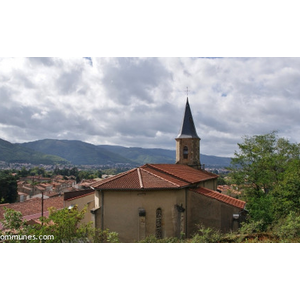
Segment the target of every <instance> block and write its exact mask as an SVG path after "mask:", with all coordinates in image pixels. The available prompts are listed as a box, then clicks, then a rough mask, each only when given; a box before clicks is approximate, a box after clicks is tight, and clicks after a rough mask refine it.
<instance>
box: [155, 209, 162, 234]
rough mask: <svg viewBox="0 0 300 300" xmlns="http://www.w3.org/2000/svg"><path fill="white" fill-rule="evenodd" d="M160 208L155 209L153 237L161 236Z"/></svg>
mask: <svg viewBox="0 0 300 300" xmlns="http://www.w3.org/2000/svg"><path fill="white" fill-rule="evenodd" d="M161 226H162V210H161V208H158V209H157V210H156V224H155V237H156V238H157V239H161V238H162V227H161Z"/></svg>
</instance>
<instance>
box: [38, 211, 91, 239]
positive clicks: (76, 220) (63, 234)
mask: <svg viewBox="0 0 300 300" xmlns="http://www.w3.org/2000/svg"><path fill="white" fill-rule="evenodd" d="M85 212H86V208H85V209H83V210H81V211H79V210H78V207H77V206H74V207H73V208H72V209H68V208H64V209H61V210H56V209H54V208H52V209H50V214H49V217H48V218H43V219H42V221H43V225H37V226H35V228H34V233H35V235H53V236H54V239H51V240H48V242H54V243H71V242H87V241H89V234H90V231H91V224H83V223H80V222H81V220H82V219H83V218H84V214H85Z"/></svg>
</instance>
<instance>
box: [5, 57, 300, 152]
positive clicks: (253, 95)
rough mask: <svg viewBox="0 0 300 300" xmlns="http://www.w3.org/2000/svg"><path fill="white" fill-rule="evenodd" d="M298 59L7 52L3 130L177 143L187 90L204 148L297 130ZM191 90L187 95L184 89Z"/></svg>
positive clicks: (30, 136) (293, 136)
mask: <svg viewBox="0 0 300 300" xmlns="http://www.w3.org/2000/svg"><path fill="white" fill-rule="evenodd" d="M299 82H300V58H274V57H270V58H266V57H264V58H241V57H238V58H234V57H229V58H195V57H192V58H190V57H184V58H180V57H164V58H160V57H137V58H135V57H127V58H126V57H110V58H107V57H106V58H100V57H89V58H85V57H72V58H67V57H63V58H62V57H37V58H32V57H30V58H26V57H18V58H14V57H13V58H11V57H4V58H1V59H0V138H2V139H4V140H7V141H9V142H12V143H17V142H29V141H34V140H40V139H67V140H81V141H84V142H88V143H92V144H96V145H99V144H111V145H122V146H127V147H145V148H165V149H175V140H174V139H175V138H176V137H177V135H178V133H179V130H180V127H181V123H182V119H183V114H184V108H185V103H186V99H187V96H188V98H189V103H190V106H191V110H192V114H193V118H194V122H195V126H196V129H197V133H198V135H199V136H200V138H201V146H200V147H201V153H203V154H207V155H217V156H232V155H233V154H234V151H236V150H237V149H238V148H237V143H240V142H241V141H242V138H243V137H244V136H245V135H248V136H251V135H256V134H265V133H269V132H271V131H273V130H277V131H278V135H279V136H283V137H285V138H288V139H289V140H290V141H291V142H299V136H300V121H299V111H300V85H299ZM187 88H188V95H187Z"/></svg>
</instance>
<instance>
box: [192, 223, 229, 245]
mask: <svg viewBox="0 0 300 300" xmlns="http://www.w3.org/2000/svg"><path fill="white" fill-rule="evenodd" d="M222 236H223V235H222V233H221V232H220V231H219V230H216V229H213V228H210V227H205V226H204V225H202V224H201V225H199V230H198V233H196V234H195V235H194V236H193V237H192V239H191V242H192V243H218V242H220V241H221V238H222Z"/></svg>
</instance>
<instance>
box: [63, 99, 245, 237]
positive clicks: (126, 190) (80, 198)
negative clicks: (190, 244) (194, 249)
mask: <svg viewBox="0 0 300 300" xmlns="http://www.w3.org/2000/svg"><path fill="white" fill-rule="evenodd" d="M175 140H176V160H175V164H146V165H143V166H141V167H138V168H135V169H132V170H129V171H127V172H124V173H121V174H118V175H116V176H114V177H111V178H107V179H104V180H102V181H98V182H95V183H93V184H92V185H91V189H92V190H90V191H89V190H87V191H85V192H81V194H76V193H73V194H72V195H68V193H66V194H65V204H64V206H65V207H67V206H70V205H78V207H79V208H83V207H84V206H87V207H88V210H87V213H86V216H85V222H89V221H92V222H93V224H94V226H95V227H96V228H100V229H102V230H104V229H109V230H111V231H115V232H117V233H118V234H119V238H120V241H121V242H134V241H139V240H142V239H144V238H145V237H147V236H150V235H155V236H156V237H157V238H164V237H180V236H182V235H184V236H185V237H191V236H192V235H193V234H195V233H196V232H197V230H198V225H200V224H203V225H205V226H209V227H213V228H216V229H218V230H220V231H222V232H228V231H230V230H235V229H237V228H238V226H239V222H240V221H241V218H242V217H243V215H244V212H245V211H244V208H245V202H244V201H241V200H237V199H235V198H232V197H230V196H227V195H224V194H221V193H219V192H217V177H218V176H217V175H216V174H213V173H210V172H207V171H205V170H204V169H203V166H202V165H201V163H200V138H199V136H198V135H197V132H196V128H195V125H194V121H193V117H192V113H191V109H190V105H189V101H188V99H187V101H186V107H185V112H184V117H183V122H182V126H181V130H180V133H179V135H178V137H177V138H176V139H175Z"/></svg>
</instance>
